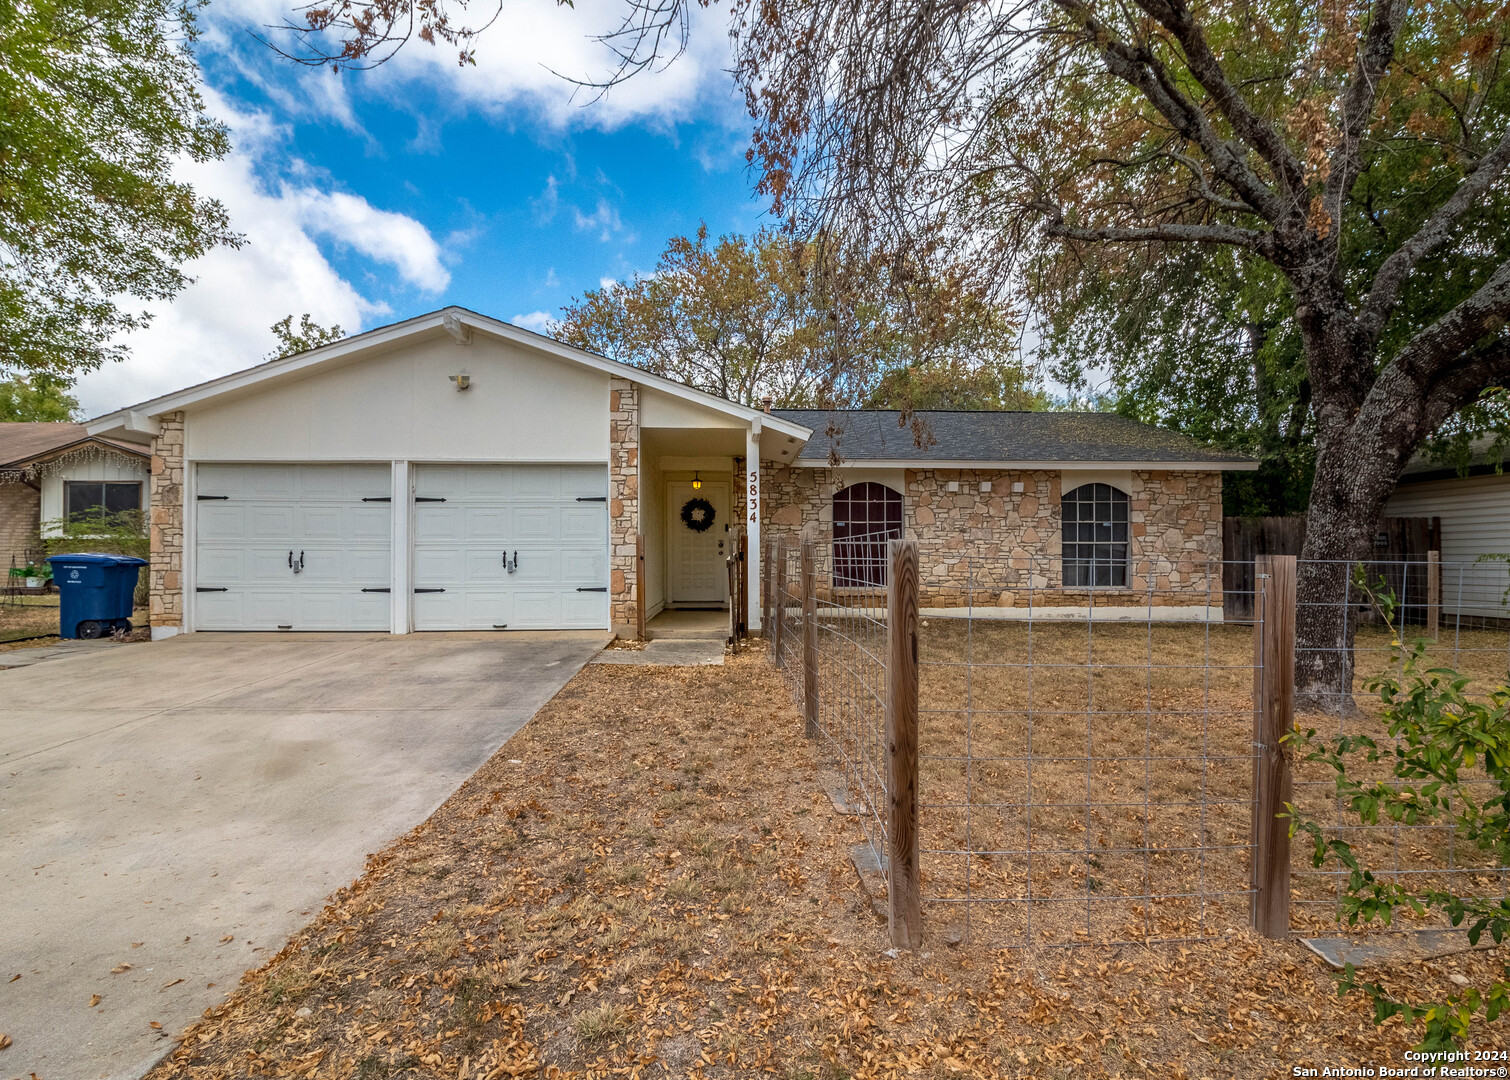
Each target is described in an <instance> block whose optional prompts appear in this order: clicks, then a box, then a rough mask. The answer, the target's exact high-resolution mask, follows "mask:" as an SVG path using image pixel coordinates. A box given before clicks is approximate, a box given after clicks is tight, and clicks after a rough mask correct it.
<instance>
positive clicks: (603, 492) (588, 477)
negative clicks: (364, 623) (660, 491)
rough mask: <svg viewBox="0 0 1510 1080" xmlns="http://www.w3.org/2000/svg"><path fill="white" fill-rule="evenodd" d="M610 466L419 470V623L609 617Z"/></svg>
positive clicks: (595, 625) (588, 622)
mask: <svg viewBox="0 0 1510 1080" xmlns="http://www.w3.org/2000/svg"><path fill="white" fill-rule="evenodd" d="M607 491H608V470H607V468H606V467H604V466H602V465H420V466H416V467H415V470H414V628H415V629H416V630H602V629H606V628H607V627H608V584H609V582H608V504H607V503H608V500H607Z"/></svg>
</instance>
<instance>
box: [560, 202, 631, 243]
mask: <svg viewBox="0 0 1510 1080" xmlns="http://www.w3.org/2000/svg"><path fill="white" fill-rule="evenodd" d="M571 212H572V218H573V220H575V222H576V225H577V229H578V230H579V231H581V232H595V233H597V234H598V239H599V240H601V241H603V242H604V243H605V244H606V243H607V242H608V241H610V240H612V239H613V238H614V237H615V236H617V235H618V234H619V233H621V232H623V231H624V222H623V221H622V220H621V219H620V218H619V211H618V210H617V209H616V208H615V207H614V206H613V205H612V204H611V203H609V201H608V200H607V199H603V198H600V199H598V206H597V209H595V210H594V211H593V212H592V213H591V214H584V213H583V212H582V211H581V210H580V209H579V208H578V207H575V206H574V207H572V211H571Z"/></svg>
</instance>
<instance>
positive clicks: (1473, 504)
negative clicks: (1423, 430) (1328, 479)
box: [1384, 447, 1510, 620]
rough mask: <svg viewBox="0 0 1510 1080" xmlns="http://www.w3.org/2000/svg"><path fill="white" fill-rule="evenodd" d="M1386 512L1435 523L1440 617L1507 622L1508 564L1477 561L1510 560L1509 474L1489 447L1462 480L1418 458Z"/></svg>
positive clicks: (1479, 453) (1408, 467) (1403, 476)
mask: <svg viewBox="0 0 1510 1080" xmlns="http://www.w3.org/2000/svg"><path fill="white" fill-rule="evenodd" d="M1384 513H1385V516H1387V517H1421V518H1436V519H1439V525H1438V530H1437V531H1438V533H1439V535H1440V536H1441V538H1442V539H1441V542H1440V547H1441V553H1442V555H1441V558H1442V566H1443V570H1442V581H1441V583H1440V589H1441V598H1442V608H1443V611H1444V613H1446V614H1447V615H1449V616H1451V615H1455V614H1456V615H1462V616H1465V617H1467V618H1470V619H1497V620H1503V619H1506V618H1510V606H1507V604H1506V603H1505V596H1506V593H1505V590H1506V586H1507V585H1510V577H1507V575H1506V570H1507V566H1506V564H1505V563H1504V562H1500V561H1490V562H1482V563H1481V562H1479V561H1478V560H1479V559H1480V558H1482V557H1483V556H1485V555H1491V556H1492V555H1510V473H1507V472H1505V471H1504V469H1503V468H1502V467H1501V466H1500V463H1499V461H1498V457H1497V455H1493V454H1490V453H1489V452H1488V448H1487V447H1482V448H1479V449H1477V450H1476V451H1475V452H1474V453H1473V454H1472V456H1471V458H1470V462H1469V465H1468V469H1467V473H1466V475H1463V474H1460V473H1459V472H1458V470H1457V469H1456V468H1455V467H1453V466H1451V465H1443V464H1441V463H1439V462H1433V461H1431V460H1429V459H1427V458H1425V457H1422V456H1418V457H1416V458H1415V459H1413V460H1412V461H1411V462H1410V463H1409V464H1408V465H1406V466H1405V469H1404V471H1403V472H1402V473H1401V475H1400V480H1399V483H1398V484H1397V485H1396V486H1395V493H1394V495H1393V496H1391V497H1390V500H1389V503H1388V504H1387V505H1386V506H1385V508H1384Z"/></svg>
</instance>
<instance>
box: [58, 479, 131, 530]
mask: <svg viewBox="0 0 1510 1080" xmlns="http://www.w3.org/2000/svg"><path fill="white" fill-rule="evenodd" d="M141 508H142V486H141V485H140V484H107V483H101V482H99V481H96V480H65V481H64V482H63V511H64V515H65V517H66V518H67V520H69V521H78V520H80V519H83V518H97V517H102V516H105V515H109V514H119V513H122V512H124V511H127V510H140V509H141Z"/></svg>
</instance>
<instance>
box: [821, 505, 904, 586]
mask: <svg viewBox="0 0 1510 1080" xmlns="http://www.w3.org/2000/svg"><path fill="white" fill-rule="evenodd" d="M829 504H830V507H831V509H832V514H833V540H834V546H833V553H834V561H833V586H834V588H835V589H837V590H841V591H846V592H876V591H878V590H881V589H884V588H886V542H887V541H888V540H900V539H902V537H903V536H905V535H906V532H905V528H906V505H905V502H904V500H903V497H902V493H901V492H900V491H898V490H897V489H896V488H894V487H892V486H891V485H889V484H883V483H881V482H880V481H878V480H859V481H856V482H855V483H853V484H846V485H845V486H844V487H842V488H840V489H839V490H838V491H835V492H834V494H833V497H832V498H831V499H830V500H829ZM841 505H842V506H843V508H844V510H845V514H844V517H843V518H841V517H840V507H841ZM857 505H859V506H863V507H864V509H865V513H864V515H863V516H862V517H860V518H858V519H857V518H856V517H855V516H854V514H853V510H854V509H855V508H856V506H857ZM878 509H879V511H880V513H879V516H878V515H877V513H876V511H877V510H878ZM876 525H879V526H880V528H879V529H877V528H869V527H866V528H863V529H862V531H861V532H859V533H858V534H854V535H850V534H851V533H852V532H853V530H854V528H855V527H856V526H876ZM859 537H864V538H866V539H859Z"/></svg>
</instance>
